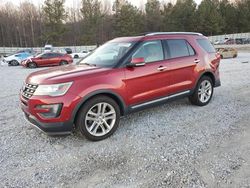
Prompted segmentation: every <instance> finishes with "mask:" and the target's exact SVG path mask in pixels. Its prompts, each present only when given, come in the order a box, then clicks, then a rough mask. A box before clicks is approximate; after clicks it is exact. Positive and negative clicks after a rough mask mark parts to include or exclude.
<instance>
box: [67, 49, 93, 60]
mask: <svg viewBox="0 0 250 188" xmlns="http://www.w3.org/2000/svg"><path fill="white" fill-rule="evenodd" d="M88 54H89V52H88V51H86V50H82V51H81V52H78V53H72V54H70V55H71V57H72V58H76V59H77V58H84V57H85V56H86V55H88Z"/></svg>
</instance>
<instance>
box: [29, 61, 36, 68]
mask: <svg viewBox="0 0 250 188" xmlns="http://www.w3.org/2000/svg"><path fill="white" fill-rule="evenodd" d="M28 67H29V68H31V69H33V68H37V64H36V63H35V62H30V63H29V64H28Z"/></svg>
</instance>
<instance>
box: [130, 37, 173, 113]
mask: <svg viewBox="0 0 250 188" xmlns="http://www.w3.org/2000/svg"><path fill="white" fill-rule="evenodd" d="M135 58H143V59H144V60H145V65H144V66H140V67H127V68H126V69H125V82H126V89H127V94H128V99H127V100H128V103H129V105H130V106H133V105H136V104H140V105H141V104H142V103H146V102H148V101H151V100H154V99H159V98H161V97H164V96H166V95H167V93H168V85H169V81H170V74H169V73H168V72H167V61H166V60H165V57H164V51H163V46H162V42H161V40H154V41H145V42H143V43H142V44H141V45H140V46H139V48H138V49H137V50H136V51H135V52H134V54H133V55H132V59H135ZM142 105H143V104H142ZM132 108H133V107H132Z"/></svg>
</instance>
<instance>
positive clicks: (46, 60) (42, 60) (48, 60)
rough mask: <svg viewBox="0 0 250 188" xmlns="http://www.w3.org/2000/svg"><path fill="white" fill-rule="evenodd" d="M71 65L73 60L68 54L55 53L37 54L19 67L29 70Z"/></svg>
mask: <svg viewBox="0 0 250 188" xmlns="http://www.w3.org/2000/svg"><path fill="white" fill-rule="evenodd" d="M70 63H73V59H72V57H71V56H70V55H68V54H62V53H57V52H47V53H42V54H39V55H38V56H36V57H34V58H29V59H26V60H24V61H22V62H21V65H22V66H24V67H29V68H36V67H47V66H56V65H67V64H70Z"/></svg>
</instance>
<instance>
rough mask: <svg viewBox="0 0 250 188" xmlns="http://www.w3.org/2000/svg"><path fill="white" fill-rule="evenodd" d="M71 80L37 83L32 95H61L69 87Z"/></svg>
mask: <svg viewBox="0 0 250 188" xmlns="http://www.w3.org/2000/svg"><path fill="white" fill-rule="evenodd" d="M72 83H73V82H67V83H61V84H51V85H38V88H37V89H36V91H35V93H34V95H49V96H62V95H64V94H65V93H66V92H67V91H68V90H69V88H70V86H71V85H72Z"/></svg>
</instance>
